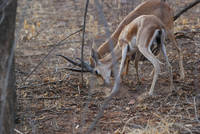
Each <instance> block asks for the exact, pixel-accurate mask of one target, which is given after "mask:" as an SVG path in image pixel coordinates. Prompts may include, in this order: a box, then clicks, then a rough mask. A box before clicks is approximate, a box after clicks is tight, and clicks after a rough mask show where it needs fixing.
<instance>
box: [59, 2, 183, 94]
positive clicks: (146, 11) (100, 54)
mask: <svg viewBox="0 0 200 134" xmlns="http://www.w3.org/2000/svg"><path fill="white" fill-rule="evenodd" d="M142 15H154V16H156V18H157V19H159V20H160V21H161V22H162V23H160V24H162V25H164V27H165V28H164V31H165V34H166V37H168V38H169V39H170V40H171V41H172V44H173V45H174V46H175V48H176V49H177V50H178V54H179V66H180V76H181V79H183V78H184V68H183V63H182V60H183V55H182V51H181V49H180V48H179V47H178V44H177V42H176V40H175V37H174V34H173V29H174V28H173V11H172V9H171V8H170V7H169V5H168V4H167V3H166V2H165V0H148V1H146V2H144V3H142V4H140V5H139V6H138V7H136V8H135V10H133V11H132V12H130V13H129V14H128V15H127V16H126V17H125V18H124V19H123V20H122V22H121V23H120V24H119V26H118V28H117V29H116V30H115V32H114V33H113V34H112V35H111V37H110V38H109V39H108V40H107V41H105V42H104V43H103V44H102V45H101V46H100V47H99V48H98V50H97V52H96V51H95V50H94V49H92V50H91V51H92V52H91V56H90V60H89V62H90V64H88V63H86V62H84V61H81V60H80V59H78V60H80V61H81V63H82V65H81V63H77V62H74V61H73V60H71V59H69V58H68V57H65V56H63V55H59V56H62V57H63V58H65V59H66V60H68V61H69V62H71V63H73V64H74V65H76V66H79V67H83V70H82V71H83V72H91V73H92V74H95V75H97V76H101V77H102V78H103V79H104V81H105V83H109V79H110V76H111V72H112V70H111V69H109V68H110V66H108V65H110V64H111V62H110V58H108V57H110V55H111V53H110V52H111V51H113V50H111V51H109V42H110V41H111V42H112V43H113V45H114V50H115V52H117V54H118V53H119V52H120V51H121V48H120V47H119V46H120V45H118V44H119V37H120V35H121V33H122V32H123V33H125V31H127V30H125V27H127V26H128V25H129V24H130V23H132V22H135V21H134V20H135V19H136V18H137V17H139V16H142ZM144 18H145V17H144ZM152 18H155V17H152ZM152 22H154V21H152ZM152 22H151V23H152ZM126 29H127V28H126ZM141 29H142V28H141ZM159 33H160V32H159ZM137 37H140V38H142V37H141V36H139V35H137ZM143 38H146V37H143ZM153 43H156V42H155V41H154V42H153ZM120 44H123V43H120ZM157 44H159V43H157ZM154 46H155V45H151V47H154ZM159 46H162V45H158V48H159ZM151 47H150V48H151ZM138 48H139V47H138ZM117 49H119V50H117ZM162 51H164V50H162ZM131 52H132V51H131ZM153 52H154V50H153ZM107 53H108V54H107ZM132 53H133V54H132V55H131V56H127V57H126V60H125V61H124V62H125V63H123V68H124V70H125V71H124V72H123V74H127V72H128V66H129V61H130V59H131V58H132V57H135V58H134V59H135V66H136V73H137V74H136V76H137V78H139V74H138V61H139V60H140V59H141V56H142V55H143V56H144V57H146V56H145V55H144V54H143V53H141V51H140V49H134V52H132ZM106 54H107V55H106ZM165 55H166V54H165ZM116 56H117V57H120V56H118V55H116ZM121 56H122V55H121ZM153 57H154V59H156V58H155V56H153ZM165 57H166V56H165ZM146 58H147V57H146ZM147 59H148V58H147ZM106 60H107V61H109V62H107V63H108V64H102V65H101V66H100V64H97V63H98V62H102V61H106ZM148 60H149V59H148ZM97 61H98V62H97ZM150 61H151V60H150ZM153 61H158V60H153ZM151 62H152V61H151ZM154 64H155V65H154ZM154 64H153V65H154V66H156V67H154V69H157V70H155V72H154V77H153V82H152V86H151V89H150V94H152V92H153V89H154V86H155V81H156V79H157V76H158V72H159V71H158V70H159V67H158V65H157V62H156V63H154ZM167 65H168V67H169V68H171V66H169V64H168V63H167ZM97 68H98V69H97ZM66 69H68V70H72V71H78V72H80V71H81V70H80V69H74V68H66ZM97 70H98V71H97ZM107 70H108V71H107ZM120 74H121V73H120ZM171 77H172V76H170V83H171V84H170V87H173V84H172V83H173V82H172V78H171ZM171 89H172V88H171Z"/></svg>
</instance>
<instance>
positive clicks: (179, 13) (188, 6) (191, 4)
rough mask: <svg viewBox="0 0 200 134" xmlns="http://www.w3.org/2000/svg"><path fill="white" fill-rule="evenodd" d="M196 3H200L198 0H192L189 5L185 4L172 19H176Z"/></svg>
mask: <svg viewBox="0 0 200 134" xmlns="http://www.w3.org/2000/svg"><path fill="white" fill-rule="evenodd" d="M198 3H200V0H195V1H194V2H192V3H190V4H189V5H187V6H185V7H184V8H183V9H182V10H181V11H179V12H178V13H176V15H175V16H174V21H175V20H176V19H178V18H179V17H180V16H181V15H182V14H183V13H185V12H186V11H187V10H189V9H190V8H192V7H194V6H195V5H197V4H198Z"/></svg>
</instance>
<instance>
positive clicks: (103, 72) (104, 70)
mask: <svg viewBox="0 0 200 134" xmlns="http://www.w3.org/2000/svg"><path fill="white" fill-rule="evenodd" d="M91 59H92V60H93V63H94V67H93V72H94V74H95V75H96V76H97V77H100V78H101V79H103V80H104V82H105V83H106V84H110V76H111V65H110V63H107V64H106V63H104V61H103V60H102V59H100V58H99V55H98V53H97V52H96V51H95V50H94V49H93V48H92V50H91Z"/></svg>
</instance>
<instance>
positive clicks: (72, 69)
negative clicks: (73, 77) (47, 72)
mask: <svg viewBox="0 0 200 134" xmlns="http://www.w3.org/2000/svg"><path fill="white" fill-rule="evenodd" d="M62 69H66V70H70V71H74V72H82V70H81V69H77V68H68V67H65V68H62ZM83 72H89V71H88V70H83Z"/></svg>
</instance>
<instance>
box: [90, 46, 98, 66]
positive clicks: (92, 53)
mask: <svg viewBox="0 0 200 134" xmlns="http://www.w3.org/2000/svg"><path fill="white" fill-rule="evenodd" d="M91 57H92V59H93V60H94V62H95V64H96V65H97V64H98V62H99V55H98V53H97V51H95V50H94V49H93V48H92V49H91Z"/></svg>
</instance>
